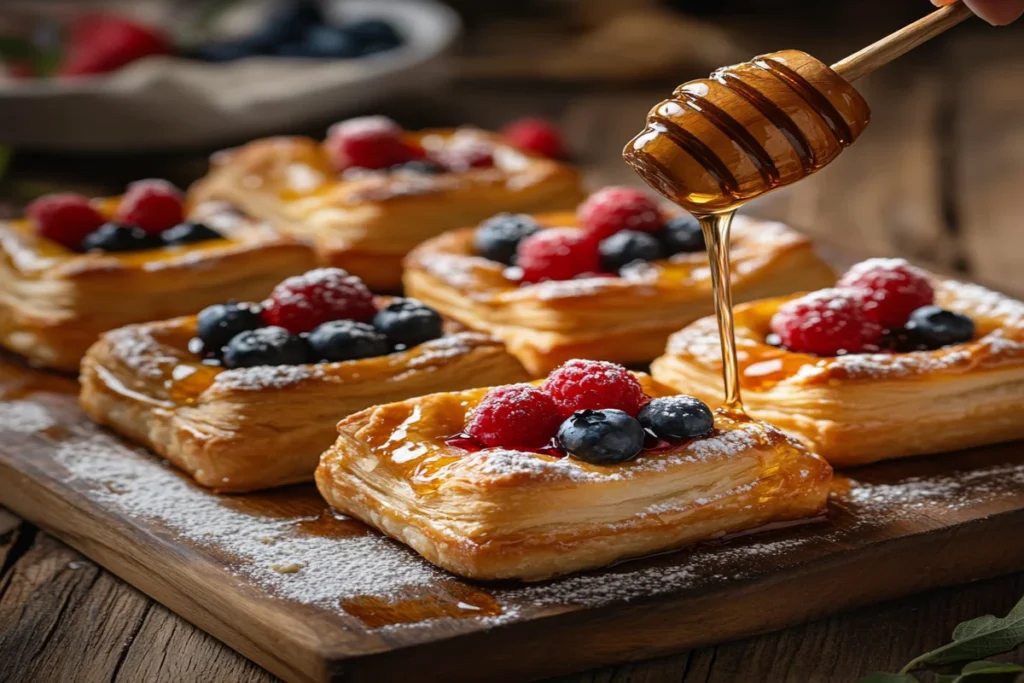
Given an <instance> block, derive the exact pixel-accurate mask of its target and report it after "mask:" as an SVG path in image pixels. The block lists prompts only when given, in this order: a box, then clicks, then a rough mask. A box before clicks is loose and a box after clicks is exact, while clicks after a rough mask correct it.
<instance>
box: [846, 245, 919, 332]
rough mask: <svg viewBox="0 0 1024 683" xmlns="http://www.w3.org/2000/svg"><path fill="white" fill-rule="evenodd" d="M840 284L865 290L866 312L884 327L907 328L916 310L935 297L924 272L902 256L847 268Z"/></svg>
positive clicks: (877, 259) (866, 262)
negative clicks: (906, 325) (905, 326)
mask: <svg viewBox="0 0 1024 683" xmlns="http://www.w3.org/2000/svg"><path fill="white" fill-rule="evenodd" d="M836 286H837V287H852V288H857V289H863V290H865V292H866V293H865V296H864V314H865V315H866V316H867V317H868V319H869V320H872V321H874V322H876V323H878V324H879V325H881V326H882V327H887V328H889V329H896V328H899V327H903V325H904V324H905V323H906V322H907V319H908V318H909V317H910V314H911V313H913V312H914V311H915V310H917V309H918V308H921V307H922V306H927V305H929V304H931V303H932V302H933V301H934V300H935V291H934V290H933V289H932V286H931V283H929V282H928V276H927V275H925V273H924V271H922V270H921V269H919V268H915V267H914V266H912V265H910V264H909V263H907V262H906V261H904V260H903V259H899V258H872V259H868V260H867V261H862V262H861V263H858V264H857V265H855V266H853V267H852V268H850V269H849V270H848V271H846V274H845V275H843V277H841V278H840V279H839V283H838V284H837V285H836Z"/></svg>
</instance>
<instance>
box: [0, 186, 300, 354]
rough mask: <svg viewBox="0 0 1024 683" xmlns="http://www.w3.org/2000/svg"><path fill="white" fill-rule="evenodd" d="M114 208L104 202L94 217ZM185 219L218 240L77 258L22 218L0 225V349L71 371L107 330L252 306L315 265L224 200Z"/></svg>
mask: <svg viewBox="0 0 1024 683" xmlns="http://www.w3.org/2000/svg"><path fill="white" fill-rule="evenodd" d="M116 206H117V200H116V199H114V200H109V201H104V202H103V203H102V207H101V212H104V213H106V214H107V215H108V216H109V215H113V213H114V210H115V209H116ZM189 218H190V220H198V221H202V222H204V223H206V224H207V225H209V226H210V227H211V228H214V229H215V230H217V231H218V232H220V234H221V235H223V236H224V237H225V239H219V240H211V241H207V242H199V243H196V244H190V245H185V246H176V247H163V248H159V249H147V250H143V251H136V252H119V253H96V252H90V253H86V254H81V253H77V252H73V251H70V250H68V249H66V248H64V247H63V246H61V245H59V244H57V243H56V242H53V241H50V240H48V239H46V238H43V237H39V236H37V235H36V234H35V233H34V232H33V231H32V228H31V226H30V225H29V222H28V221H27V220H15V221H9V222H6V223H0V344H2V345H3V346H4V347H6V348H8V349H10V350H11V351H14V352H16V353H19V354H21V355H23V356H25V357H26V358H27V359H28V360H29V361H30V362H31V363H33V364H36V365H41V366H45V367H51V368H56V369H58V370H68V371H76V370H78V365H79V362H80V361H81V359H82V356H83V355H84V354H85V351H86V349H88V348H89V346H90V345H91V344H92V343H93V342H95V341H96V339H97V338H98V337H99V336H100V334H101V333H103V332H106V331H107V330H111V329H114V328H117V327H121V326H123V325H127V324H130V323H138V322H144V321H147V320H156V319H162V318H169V317H174V316H179V315H186V314H189V313H195V312H197V311H199V310H200V309H202V308H203V307H205V306H208V305H210V304H213V303H217V302H220V301H224V300H226V299H231V298H235V299H242V300H252V299H256V300H258V299H261V298H262V297H264V296H266V295H267V294H269V293H270V290H271V289H273V287H274V285H276V284H277V283H278V282H280V281H281V280H282V279H283V278H285V277H287V276H288V275H293V274H295V273H301V272H303V271H305V270H308V269H309V268H310V267H311V266H313V265H314V264H315V255H314V253H313V252H312V250H310V249H309V247H307V246H305V245H303V244H301V243H300V242H298V241H297V240H295V239H293V238H291V237H287V236H284V235H282V234H281V233H280V232H278V231H277V230H276V229H275V228H274V227H273V226H272V225H271V224H269V223H266V222H263V221H257V220H253V219H251V218H248V217H246V216H244V215H242V214H240V213H239V212H238V211H236V210H235V209H234V208H232V207H230V206H228V205H226V204H224V203H221V202H216V203H214V202H211V203H207V204H204V205H202V206H198V207H196V208H195V209H194V210H193V211H192V212H190V216H189Z"/></svg>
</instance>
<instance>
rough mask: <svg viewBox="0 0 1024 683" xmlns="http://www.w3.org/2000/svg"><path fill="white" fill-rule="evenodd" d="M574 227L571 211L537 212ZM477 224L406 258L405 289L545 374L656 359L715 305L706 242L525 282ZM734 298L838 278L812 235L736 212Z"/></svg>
mask: <svg viewBox="0 0 1024 683" xmlns="http://www.w3.org/2000/svg"><path fill="white" fill-rule="evenodd" d="M536 219H537V220H538V221H539V222H540V223H541V224H542V225H543V226H545V227H556V226H574V225H576V217H575V216H574V215H573V214H571V213H553V214H546V215H540V216H536ZM473 237H474V228H463V229H459V230H454V231H452V232H448V233H445V234H444V235H441V236H439V237H436V238H434V239H431V240H428V241H427V242H424V243H423V244H422V245H420V246H419V247H417V248H416V249H414V250H413V251H412V252H411V253H410V254H409V256H408V257H407V258H406V261H405V275H404V278H403V279H404V283H405V291H406V292H407V293H408V294H409V295H410V296H414V297H416V298H418V299H420V300H421V301H424V302H426V303H427V304H429V305H431V306H433V307H434V308H436V309H437V310H438V311H440V312H441V313H443V314H444V315H446V316H449V317H451V318H453V319H455V320H458V321H459V322H461V323H463V324H465V325H467V326H468V327H471V328H473V329H478V330H483V331H486V332H489V333H490V334H493V335H494V336H496V337H499V338H500V339H502V340H504V341H505V343H506V345H507V346H508V349H509V351H510V352H512V353H513V354H515V356H516V357H517V358H519V360H520V361H522V363H523V365H524V366H526V369H527V370H529V371H530V372H531V373H533V374H534V375H543V374H545V373H546V372H548V371H549V370H551V369H552V368H554V367H557V366H558V365H559V364H561V363H562V362H564V361H566V360H568V359H570V358H594V359H602V360H609V361H614V362H618V363H626V364H640V363H647V362H649V361H650V360H651V359H653V358H655V357H656V356H657V355H658V354H660V353H661V352H662V350H663V349H664V346H665V341H666V340H667V339H668V336H669V335H670V334H671V333H672V332H675V331H676V330H678V329H679V328H680V327H682V326H684V325H686V324H688V323H690V322H692V321H694V320H696V319H697V318H700V317H702V316H705V315H709V314H710V313H712V312H713V311H714V303H713V301H712V291H711V276H710V272H709V270H708V257H707V254H706V253H705V252H704V251H703V250H701V251H697V252H690V253H679V254H676V255H674V256H672V257H670V258H667V259H661V260H656V261H651V262H647V263H643V264H635V265H634V266H630V267H628V268H626V269H624V270H623V271H621V274H620V276H618V277H612V276H608V275H600V276H594V277H583V278H582V279H573V280H557V281H545V282H540V283H535V284H521V283H520V282H518V281H517V280H515V279H514V278H513V277H510V273H511V271H509V270H508V269H507V268H506V266H504V265H502V264H501V263H498V262H496V261H491V260H488V259H486V258H483V257H481V256H478V255H477V254H476V253H475V251H474V246H473ZM731 255H732V263H733V268H732V275H733V277H732V286H733V297H734V299H735V300H737V301H746V300H750V299H756V298H760V297H766V296H775V295H778V294H787V293H789V292H793V291H800V290H805V289H813V288H816V287H819V286H825V285H827V284H830V283H832V282H834V281H835V275H834V273H833V272H832V270H831V268H829V267H828V265H826V264H825V263H824V262H823V261H822V260H821V259H820V258H819V257H818V256H817V254H815V252H814V248H813V246H812V244H811V241H810V240H809V239H807V238H806V237H804V236H802V235H800V234H799V233H797V232H795V231H793V230H791V229H790V228H788V227H787V226H785V225H783V224H781V223H775V222H770V221H763V220H758V219H755V218H751V217H748V216H737V217H736V219H735V221H734V223H733V232H732V251H731Z"/></svg>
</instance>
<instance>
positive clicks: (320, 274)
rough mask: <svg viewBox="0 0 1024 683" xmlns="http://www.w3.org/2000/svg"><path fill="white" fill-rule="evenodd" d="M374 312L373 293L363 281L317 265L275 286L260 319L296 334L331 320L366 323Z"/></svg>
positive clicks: (340, 271)
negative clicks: (315, 267) (313, 268)
mask: <svg viewBox="0 0 1024 683" xmlns="http://www.w3.org/2000/svg"><path fill="white" fill-rule="evenodd" d="M376 313H377V307H376V306H375V305H374V303H373V295H372V294H371V293H370V290H369V289H367V288H366V285H364V284H363V281H362V280H360V279H359V278H357V277H355V276H354V275H349V274H348V273H346V272H345V271H344V270H341V269H340V268H317V269H316V270H311V271H309V272H308V273H306V274H304V275H295V276H293V277H290V278H288V279H287V280H285V281H284V282H282V283H281V284H279V285H278V286H277V287H274V291H273V292H272V293H271V295H270V298H269V299H268V300H267V301H266V303H265V304H264V308H263V320H264V321H265V322H266V323H267V324H268V325H276V326H278V327H283V328H284V329H286V330H288V331H289V332H291V333H292V334H299V333H300V332H309V331H310V330H312V329H313V328H315V327H317V326H318V325H320V324H321V323H325V322H328V321H330V320H355V321H357V322H369V321H370V320H372V319H373V316H374V315H376Z"/></svg>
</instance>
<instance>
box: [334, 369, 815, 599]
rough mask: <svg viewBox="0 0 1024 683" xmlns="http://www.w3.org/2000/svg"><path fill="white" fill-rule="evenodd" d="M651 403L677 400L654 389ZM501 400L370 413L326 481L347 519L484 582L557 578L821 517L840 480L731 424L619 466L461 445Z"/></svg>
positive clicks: (349, 429)
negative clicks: (488, 405)
mask: <svg viewBox="0 0 1024 683" xmlns="http://www.w3.org/2000/svg"><path fill="white" fill-rule="evenodd" d="M641 381H642V382H643V384H644V387H645V390H646V391H647V392H648V393H649V394H655V395H663V394H667V393H670V392H669V391H668V390H667V389H666V388H664V387H659V386H657V385H655V384H654V383H653V382H652V381H651V380H650V378H647V377H646V376H642V377H641ZM486 393H487V390H486V389H475V390H471V391H463V392H457V393H442V394H433V395H430V396H424V397H421V398H416V399H411V400H408V401H403V402H400V403H392V404H388V405H381V406H376V407H374V408H370V409H368V410H364V411H362V412H359V413H356V414H355V415H352V416H350V417H348V418H346V419H344V420H342V421H341V423H340V424H339V425H338V432H339V436H338V440H337V441H336V442H335V444H334V445H333V446H332V447H331V448H330V449H329V450H328V451H327V452H326V453H324V455H323V457H322V459H321V461H320V466H319V467H318V468H317V472H316V482H317V487H318V489H319V490H320V493H321V494H322V495H323V496H324V498H325V499H326V500H327V502H328V503H330V504H331V506H332V507H333V508H335V509H336V510H339V511H341V512H343V513H345V514H349V515H353V516H355V517H358V518H359V519H361V520H363V521H364V522H366V523H367V524H370V525H372V526H374V527H376V528H378V529H380V530H381V531H383V532H384V533H386V534H388V535H389V536H392V537H394V538H396V539H398V540H400V541H402V542H403V543H406V544H408V545H409V546H411V547H412V548H413V549H415V550H416V551H417V552H419V553H420V554H421V555H423V556H424V557H425V558H426V559H427V560H429V561H430V562H433V563H434V564H436V565H438V566H440V567H443V568H445V569H447V570H449V571H451V572H454V573H456V574H460V575H462V576H466V577H470V578H473V579H508V578H516V579H526V580H537V579H544V578H548V577H551V576H556V575H559V574H565V573H568V572H574V571H579V570H583V569H590V568H595V567H601V566H604V565H607V564H610V563H612V562H614V561H616V560H621V559H625V558H629V557H636V556H641V555H646V554H650V553H655V552H660V551H664V550H668V549H672V548H677V547H679V546H683V545H686V544H690V543H695V542H698V541H702V540H706V539H710V538H714V537H718V536H721V535H723V534H727V533H731V532H736V531H740V530H744V529H751V528H756V527H758V526H762V525H764V524H768V523H769V522H778V521H783V520H796V519H802V518H807V517H812V516H814V515H817V514H818V513H820V512H821V511H822V509H823V508H824V506H825V502H826V497H827V495H828V487H829V483H830V481H831V474H832V470H831V468H830V467H829V465H828V464H827V463H826V462H825V461H824V460H822V459H821V458H819V457H817V456H815V455H813V454H811V453H809V452H808V451H807V450H805V449H804V448H803V447H802V446H800V445H799V444H798V443H797V442H796V441H794V440H791V439H790V438H789V437H786V436H785V435H784V434H783V433H782V432H780V431H778V430H776V429H775V428H773V427H771V426H769V425H767V424H764V423H760V422H755V421H752V420H749V419H745V418H739V417H735V416H731V415H729V414H727V413H724V412H722V411H719V412H718V413H717V414H716V416H715V421H716V430H715V432H714V433H713V434H712V435H709V436H708V437H705V438H702V439H696V440H694V441H691V442H689V443H686V444H682V445H680V446H678V447H674V448H671V449H668V450H663V451H656V452H655V451H651V452H644V453H643V454H641V455H640V456H639V457H638V458H637V459H636V460H634V461H632V462H628V463H623V464H619V465H614V466H608V467H603V466H598V465H591V464H588V463H585V462H582V461H580V460H577V459H575V458H572V457H564V458H558V457H553V456H550V455H542V454H538V453H532V452H524V451H512V450H504V449H499V448H488V449H484V450H480V451H476V452H470V451H466V450H463V449H461V448H459V447H456V446H452V445H448V444H447V443H446V440H447V439H448V437H450V436H452V435H454V434H457V433H458V432H460V431H461V430H462V429H463V426H464V424H465V422H466V418H467V415H468V414H469V412H470V411H472V410H473V408H474V407H475V406H476V405H477V403H479V401H480V400H481V399H482V398H483V396H484V395H485V394H486Z"/></svg>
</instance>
